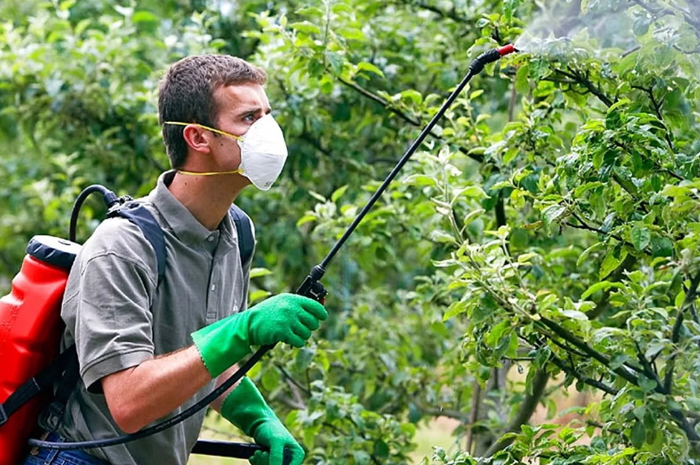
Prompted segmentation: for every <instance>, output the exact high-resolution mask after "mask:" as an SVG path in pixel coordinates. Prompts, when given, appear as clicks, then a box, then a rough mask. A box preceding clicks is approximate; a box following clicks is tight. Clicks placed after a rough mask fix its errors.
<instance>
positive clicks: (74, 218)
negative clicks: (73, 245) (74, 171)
mask: <svg viewBox="0 0 700 465" xmlns="http://www.w3.org/2000/svg"><path fill="white" fill-rule="evenodd" d="M93 192H99V193H100V194H102V199H103V200H104V202H105V205H107V208H110V207H111V206H112V205H114V204H115V203H117V202H119V198H118V197H117V196H116V195H115V194H114V192H112V191H110V190H109V189H107V188H106V187H104V186H100V185H99V184H93V185H92V186H88V187H86V188H85V189H83V191H82V192H81V193H80V195H78V198H77V199H75V203H74V204H73V211H72V212H71V215H70V231H69V232H68V239H69V240H70V241H72V242H75V236H76V230H77V228H78V216H79V214H80V209H81V208H82V206H83V202H85V199H87V198H88V197H89V196H90V194H92V193H93Z"/></svg>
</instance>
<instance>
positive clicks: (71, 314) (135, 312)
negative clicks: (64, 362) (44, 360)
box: [62, 225, 157, 392]
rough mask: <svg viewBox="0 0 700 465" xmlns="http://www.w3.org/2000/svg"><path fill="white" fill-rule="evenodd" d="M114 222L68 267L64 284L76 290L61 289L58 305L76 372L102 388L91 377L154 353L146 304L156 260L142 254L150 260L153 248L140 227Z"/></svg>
mask: <svg viewBox="0 0 700 465" xmlns="http://www.w3.org/2000/svg"><path fill="white" fill-rule="evenodd" d="M113 226H114V225H111V227H109V228H107V231H101V232H100V235H102V236H110V235H114V236H115V237H112V238H111V239H109V237H102V238H97V239H96V241H95V244H91V246H90V247H88V250H87V251H86V254H85V255H84V256H82V257H79V258H80V263H79V269H78V270H71V271H72V272H71V276H70V278H69V288H71V287H72V288H73V289H75V292H72V293H70V294H68V293H67V294H66V295H67V298H66V300H64V303H63V309H62V317H63V319H64V321H66V326H67V329H68V331H69V332H70V333H71V334H72V337H73V339H74V341H75V346H76V351H77V354H78V361H79V364H80V375H81V377H82V379H83V382H84V383H85V386H86V387H87V388H88V389H89V390H91V391H92V392H99V391H100V390H101V386H100V385H99V384H95V383H96V382H97V381H99V380H100V379H102V378H103V377H105V376H107V375H110V374H112V373H116V372H118V371H121V370H124V369H127V368H131V367H133V366H137V365H139V364H141V363H142V362H144V361H146V360H149V359H151V358H153V353H154V343H153V329H152V328H153V315H152V313H151V310H150V308H151V301H152V298H153V295H154V292H155V288H156V279H157V278H155V275H156V271H155V270H151V269H150V268H151V266H149V265H153V267H155V264H150V263H149V260H144V257H148V258H153V261H155V257H149V254H150V255H155V252H154V251H153V250H152V248H151V247H150V244H149V243H148V242H146V240H145V238H143V236H142V235H141V236H140V237H139V235H140V234H141V233H140V231H138V230H136V231H134V230H133V228H132V227H130V226H128V225H123V227H121V228H114V227H113ZM110 229H111V230H112V231H111V233H112V234H109V232H110V231H109V230H110ZM86 246H87V245H86ZM149 248H150V249H151V250H149ZM73 271H77V272H78V273H77V274H76V273H73ZM71 281H73V282H71ZM76 281H77V282H76Z"/></svg>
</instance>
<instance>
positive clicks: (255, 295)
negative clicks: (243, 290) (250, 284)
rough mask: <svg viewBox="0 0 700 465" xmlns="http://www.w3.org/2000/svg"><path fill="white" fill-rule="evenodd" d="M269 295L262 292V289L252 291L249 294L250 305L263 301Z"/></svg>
mask: <svg viewBox="0 0 700 465" xmlns="http://www.w3.org/2000/svg"><path fill="white" fill-rule="evenodd" d="M270 295H271V293H270V292H268V291H266V290H263V289H258V290H256V291H253V292H251V293H250V299H249V300H250V303H251V304H252V303H255V302H257V301H259V300H263V299H265V298H267V297H269V296H270Z"/></svg>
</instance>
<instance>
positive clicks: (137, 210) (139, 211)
mask: <svg viewBox="0 0 700 465" xmlns="http://www.w3.org/2000/svg"><path fill="white" fill-rule="evenodd" d="M115 216H120V217H122V218H125V219H127V220H129V221H131V222H132V223H134V224H135V225H136V226H138V227H139V229H141V232H142V233H143V235H144V236H145V237H146V240H147V241H148V242H150V244H151V246H152V247H153V250H154V251H155V252H156V261H157V263H158V284H160V283H161V281H163V276H165V238H164V237H163V230H162V229H161V227H160V224H158V221H156V219H155V218H154V217H153V214H151V212H150V211H148V209H147V208H146V207H144V206H143V205H141V204H139V203H137V202H128V203H125V204H124V205H122V206H121V207H119V208H116V209H114V210H111V211H110V212H109V213H107V218H113V217H115Z"/></svg>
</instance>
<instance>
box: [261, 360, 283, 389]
mask: <svg viewBox="0 0 700 465" xmlns="http://www.w3.org/2000/svg"><path fill="white" fill-rule="evenodd" d="M279 383H280V374H279V372H278V371H277V368H275V367H272V366H271V367H269V368H268V369H267V370H265V373H263V375H262V386H263V387H264V388H265V389H267V390H268V391H272V390H274V389H275V388H276V387H277V386H278V385H279Z"/></svg>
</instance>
